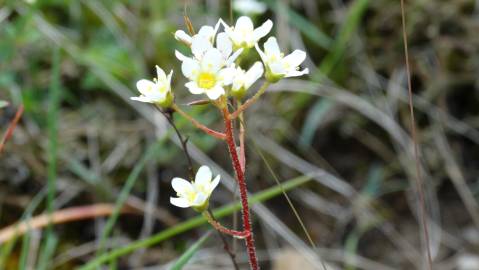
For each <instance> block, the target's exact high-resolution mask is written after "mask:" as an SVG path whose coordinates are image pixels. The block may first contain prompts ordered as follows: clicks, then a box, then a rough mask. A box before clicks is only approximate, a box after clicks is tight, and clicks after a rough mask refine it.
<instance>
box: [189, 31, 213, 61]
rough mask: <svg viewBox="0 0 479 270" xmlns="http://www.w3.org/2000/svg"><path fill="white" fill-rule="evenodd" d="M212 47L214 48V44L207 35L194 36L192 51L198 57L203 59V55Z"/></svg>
mask: <svg viewBox="0 0 479 270" xmlns="http://www.w3.org/2000/svg"><path fill="white" fill-rule="evenodd" d="M211 48H213V45H212V44H211V42H210V41H209V39H208V38H207V37H205V36H202V35H195V36H194V37H193V41H192V42H191V52H192V53H193V55H194V56H195V57H196V59H198V60H200V59H202V58H203V55H204V54H205V53H206V52H207V51H208V50H209V49H211Z"/></svg>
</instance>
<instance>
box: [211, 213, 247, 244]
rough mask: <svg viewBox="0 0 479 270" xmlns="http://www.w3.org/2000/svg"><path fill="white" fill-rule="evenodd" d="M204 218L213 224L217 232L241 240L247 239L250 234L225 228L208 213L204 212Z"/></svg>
mask: <svg viewBox="0 0 479 270" xmlns="http://www.w3.org/2000/svg"><path fill="white" fill-rule="evenodd" d="M203 216H204V217H205V218H206V220H207V221H208V223H210V224H211V226H213V227H214V228H215V229H216V230H218V231H220V232H222V233H224V234H229V235H231V236H233V237H236V238H239V239H243V238H246V237H247V236H248V235H249V234H250V233H249V232H248V231H235V230H232V229H228V228H226V227H225V226H223V225H221V223H219V222H218V221H217V220H216V219H214V217H213V216H212V215H211V214H210V213H209V212H208V211H204V212H203Z"/></svg>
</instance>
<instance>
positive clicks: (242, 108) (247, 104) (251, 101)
mask: <svg viewBox="0 0 479 270" xmlns="http://www.w3.org/2000/svg"><path fill="white" fill-rule="evenodd" d="M270 84H271V83H270V82H269V81H265V82H264V83H263V85H262V86H261V88H260V89H259V90H258V92H256V94H254V96H252V97H251V98H249V99H248V100H246V102H245V103H243V104H242V105H241V106H239V107H238V108H237V109H236V111H234V112H233V113H231V114H230V115H229V118H228V119H231V120H233V119H236V118H237V117H238V116H239V115H240V114H241V113H242V112H243V111H245V110H246V109H248V108H249V107H250V106H251V105H253V104H254V103H255V102H256V101H257V100H258V99H259V98H260V97H261V96H262V95H263V94H264V92H266V90H267V89H268V87H269V85H270Z"/></svg>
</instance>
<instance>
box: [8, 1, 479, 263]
mask: <svg viewBox="0 0 479 270" xmlns="http://www.w3.org/2000/svg"><path fill="white" fill-rule="evenodd" d="M263 3H264V4H265V5H266V6H267V10H266V11H265V13H263V14H258V15H256V16H254V20H255V25H260V24H261V23H262V22H263V21H265V20H266V19H268V18H270V19H272V20H273V21H274V27H273V30H272V33H271V34H273V35H275V36H276V37H277V38H278V40H279V43H280V45H281V47H282V48H283V49H284V50H285V51H292V50H294V49H302V50H305V51H306V52H307V54H308V58H307V60H306V62H305V63H304V66H305V67H308V68H309V69H310V71H311V72H310V75H309V76H306V77H303V78H299V79H290V80H283V81H281V82H280V83H278V84H275V85H273V86H272V87H271V88H270V90H268V91H269V92H268V93H267V94H266V95H264V96H263V97H262V99H261V100H260V101H259V102H258V103H257V104H255V105H254V106H253V107H252V109H250V110H249V111H248V112H247V113H246V115H245V118H246V123H247V163H248V164H247V179H248V185H249V186H248V188H249V190H250V191H251V192H252V193H256V194H260V193H261V191H263V190H265V189H268V188H273V190H272V191H271V190H270V192H269V193H267V194H266V195H268V194H269V195H268V196H266V197H268V198H266V197H262V198H263V199H262V203H260V204H256V205H255V207H254V230H255V237H256V241H257V248H258V252H259V256H260V260H261V264H262V266H263V268H264V269H303V270H307V269H320V268H319V265H320V264H319V258H322V259H323V260H324V261H326V262H327V264H328V266H329V267H328V268H329V269H423V268H422V267H423V261H424V256H423V255H422V254H423V249H422V248H421V246H422V245H421V241H420V239H421V233H422V230H421V229H420V228H421V227H420V226H419V219H418V218H417V212H418V209H419V207H418V204H417V201H416V198H417V193H416V186H415V177H416V176H415V163H416V161H415V159H414V155H413V151H412V149H413V144H412V140H411V137H410V122H409V121H410V118H409V117H410V114H409V109H408V106H407V100H408V95H407V88H406V86H407V77H406V73H405V60H404V49H403V39H402V26H401V9H400V1H392V0H375V1H368V0H353V1H346V0H278V1H274V0H267V1H264V2H263ZM230 7H231V3H230V1H229V0H224V1H223V0H205V1H195V0H191V1H169V0H115V1H113V0H112V1H106V0H79V1H73V0H71V1H61V0H43V1H41V0H37V1H21V0H11V1H8V0H0V100H3V101H7V102H8V105H6V104H4V105H6V106H5V107H3V108H1V109H0V127H1V130H0V134H4V132H6V130H7V128H8V126H9V123H10V122H11V121H12V119H13V117H14V115H15V112H16V111H17V109H18V108H19V106H20V105H21V104H23V105H24V107H25V112H24V114H23V116H22V118H21V120H20V122H19V124H18V126H17V127H16V129H15V131H14V134H13V136H12V137H11V138H10V139H9V140H8V141H7V143H6V145H5V149H4V151H3V152H2V153H1V154H0V236H4V235H2V233H4V232H5V230H1V228H6V227H7V226H9V225H11V224H14V223H15V222H18V221H21V220H23V221H28V220H31V218H32V217H35V216H38V215H40V214H42V213H54V212H58V211H60V210H61V209H69V208H72V207H77V206H90V207H92V208H90V210H88V211H92V209H98V208H99V207H101V206H105V205H107V206H109V207H113V205H115V203H116V204H117V205H120V203H126V205H127V206H128V207H130V208H134V209H135V210H134V211H133V212H134V213H123V214H119V215H113V217H114V218H110V219H108V217H105V216H104V215H103V216H93V217H90V218H86V219H83V220H78V221H73V222H68V223H65V224H57V225H54V226H44V227H43V229H42V230H31V231H29V232H28V233H25V234H22V235H21V236H19V237H10V238H8V239H9V241H3V242H1V243H0V268H1V269H74V268H76V267H80V266H81V265H84V264H86V263H88V262H92V261H94V260H95V259H97V260H98V258H101V255H102V254H105V253H104V252H106V251H108V250H113V251H115V250H118V248H120V249H121V248H124V247H127V248H128V247H131V248H130V249H126V250H125V249H123V251H127V252H125V254H121V256H116V257H115V258H111V259H109V260H108V262H107V263H106V264H104V267H105V268H104V269H169V268H170V267H172V266H173V265H175V263H177V266H178V267H179V265H181V263H179V264H178V259H179V258H180V256H181V255H182V254H183V255H185V251H187V250H188V248H189V247H191V246H192V245H193V243H195V242H196V243H197V244H199V245H198V247H197V248H195V249H194V250H189V251H190V253H189V255H193V257H192V258H191V259H189V260H185V262H186V263H187V265H186V266H185V269H232V268H231V262H230V261H229V258H228V256H227V254H226V252H225V251H224V250H223V244H222V242H221V240H220V238H219V237H218V236H217V235H216V234H211V235H210V234H208V235H207V236H208V237H207V238H204V239H203V238H201V237H202V236H203V235H205V233H206V232H207V231H209V227H208V226H206V225H201V224H189V223H188V224H189V225H188V226H190V227H188V229H189V230H187V231H181V230H180V229H179V227H178V225H177V224H178V223H179V222H182V221H187V220H189V219H190V218H192V217H194V216H195V215H196V214H195V213H194V212H193V211H191V210H190V209H188V210H184V209H179V208H176V207H174V206H172V205H170V204H169V196H171V195H173V192H172V189H171V186H170V180H171V179H172V178H173V177H175V176H180V177H186V175H187V171H186V168H187V162H186V160H185V158H184V156H183V155H182V151H181V148H179V147H178V146H177V144H176V142H177V140H176V139H175V136H174V133H173V132H172V130H171V128H170V127H169V126H168V125H167V122H166V120H165V119H164V118H163V116H162V115H161V114H159V113H158V112H156V111H155V110H153V109H152V108H151V107H149V106H147V105H146V104H140V103H134V102H131V101H130V100H129V97H130V96H135V95H137V93H136V89H135V83H136V81H137V80H139V79H141V78H151V77H153V76H154V75H155V73H154V66H155V65H159V66H161V67H162V68H164V69H165V70H167V71H169V70H170V69H173V70H174V76H173V78H174V79H173V86H174V92H175V95H176V96H177V100H178V101H179V102H180V104H186V103H187V102H189V101H191V100H193V97H192V96H191V95H189V94H188V91H187V90H186V89H185V88H184V87H183V85H184V83H185V79H184V78H183V76H182V75H181V70H180V65H179V61H178V60H177V59H176V58H175V55H174V50H175V49H177V50H180V51H185V50H186V48H185V47H184V46H183V45H181V44H180V43H179V42H178V41H176V40H175V39H174V36H173V33H174V32H175V31H176V30H177V29H184V30H186V27H185V22H184V15H185V14H186V15H187V16H188V17H189V19H190V20H191V22H192V23H193V25H194V26H195V27H196V28H197V29H199V27H200V26H201V25H204V24H209V25H214V24H215V23H216V21H217V20H218V18H223V19H224V20H225V21H227V22H230V20H231V18H230V12H231V10H230ZM405 11H406V13H405V14H406V23H407V27H406V32H407V35H408V38H409V59H410V64H411V70H412V87H413V91H414V97H413V100H414V106H415V110H416V120H417V122H416V124H417V126H418V143H419V144H420V150H421V151H420V160H421V169H422V172H423V181H424V190H425V196H426V202H427V213H428V220H429V225H430V226H429V234H430V239H431V241H430V247H431V251H432V255H433V257H434V269H460V270H471V269H479V256H478V255H477V254H479V207H478V198H479V177H478V175H479V174H478V173H479V147H478V144H479V130H478V127H479V102H478V98H479V91H478V74H479V58H478V55H479V54H478V52H479V35H478V34H477V33H478V31H479V6H478V2H477V1H473V0H456V1H429V0H415V1H406V9H405ZM185 12H186V13H185ZM232 15H233V17H234V18H238V16H239V15H240V13H239V12H238V11H233V12H232ZM264 41H265V39H264V40H263V41H262V42H264ZM258 85H259V83H257V84H256V85H255V86H254V87H253V89H252V90H250V91H251V92H253V91H255V90H256V88H257V87H258ZM187 110H188V111H189V112H190V113H191V114H192V115H194V116H195V117H196V118H197V119H199V120H200V121H201V122H202V123H205V124H208V125H210V126H212V127H214V128H216V129H221V128H222V121H221V118H220V116H219V115H218V113H217V112H216V111H215V110H213V109H212V108H211V107H208V106H195V107H193V108H187ZM175 120H176V123H177V124H178V126H179V127H180V129H181V130H182V132H183V134H184V135H186V136H188V138H189V150H190V153H191V155H192V157H193V159H194V161H195V164H196V165H197V166H199V165H201V164H208V165H210V166H211V167H212V168H213V170H214V172H215V173H221V174H222V184H223V185H222V186H221V187H220V189H219V190H218V191H217V192H215V194H214V196H213V198H212V201H211V204H212V206H213V207H220V206H223V205H226V204H228V203H231V202H233V201H234V200H235V198H237V197H236V196H235V192H236V191H237V190H236V188H235V187H234V182H233V180H232V178H231V175H232V168H231V165H230V164H229V163H228V153H227V151H226V148H225V145H224V144H223V143H222V142H218V141H216V140H214V139H212V138H210V137H207V136H206V135H204V134H203V133H201V132H198V131H197V130H195V129H194V128H193V127H192V126H191V125H190V124H189V123H188V122H187V121H185V120H184V119H182V118H181V117H177V118H175ZM268 166H270V167H271V169H269V168H268ZM275 177H277V178H278V179H279V181H281V182H283V183H293V184H294V183H297V182H288V181H289V180H290V179H295V178H296V177H303V178H300V179H302V180H304V181H306V180H309V179H310V180H309V181H307V183H305V184H302V185H296V184H294V185H293V186H288V187H291V190H289V191H288V194H289V195H290V197H291V199H292V201H293V204H294V205H295V207H296V208H297V210H298V212H299V216H300V217H301V219H302V221H304V225H305V227H306V228H307V230H308V232H309V234H310V236H311V238H312V240H313V241H314V245H312V244H311V243H310V241H308V238H307V236H306V235H305V233H304V231H303V229H302V227H301V226H300V223H299V221H298V219H297V218H296V217H295V215H294V213H293V211H292V210H291V209H290V207H289V205H288V204H287V202H286V200H285V198H284V196H283V195H282V194H281V192H279V188H278V186H277V184H276V182H275V181H274V179H275ZM296 180H297V179H296ZM302 180H301V181H302ZM275 188H276V189H275ZM262 194H263V195H264V194H265V193H262ZM95 207H96V208H95ZM118 209H119V208H118ZM88 211H87V212H88ZM130 212H131V211H130ZM117 214H118V213H117ZM221 220H222V222H224V223H225V224H227V225H229V226H235V224H236V225H238V218H237V217H236V218H235V215H228V216H225V217H223V218H222V219H221ZM171 229H173V233H172V235H167V236H165V235H164V234H160V235H159V236H158V233H161V232H165V230H170V231H168V232H172V231H171ZM1 239H2V238H1V237H0V240H1ZM144 239H146V240H147V241H146V242H140V243H143V244H141V245H138V246H136V247H132V246H129V244H131V243H132V242H134V241H138V240H144ZM199 239H203V240H204V241H200V242H197V241H198V240H199ZM148 241H151V242H148ZM228 242H229V243H230V245H231V246H232V247H233V248H234V250H235V252H236V254H237V260H238V262H239V263H240V265H241V267H242V269H243V268H244V269H247V257H246V254H245V251H244V247H243V243H242V242H241V241H238V242H234V241H233V240H231V239H229V238H228ZM186 257H188V252H186ZM95 269H96V268H95Z"/></svg>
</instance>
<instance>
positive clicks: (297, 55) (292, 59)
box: [283, 50, 306, 68]
mask: <svg viewBox="0 0 479 270" xmlns="http://www.w3.org/2000/svg"><path fill="white" fill-rule="evenodd" d="M305 59H306V53H305V52H303V51H301V50H295V51H294V52H292V53H291V54H289V55H287V56H285V57H284V58H283V61H284V62H286V63H287V65H288V66H290V67H291V68H296V67H297V66H299V65H300V64H301V63H303V61H304V60H305Z"/></svg>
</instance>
